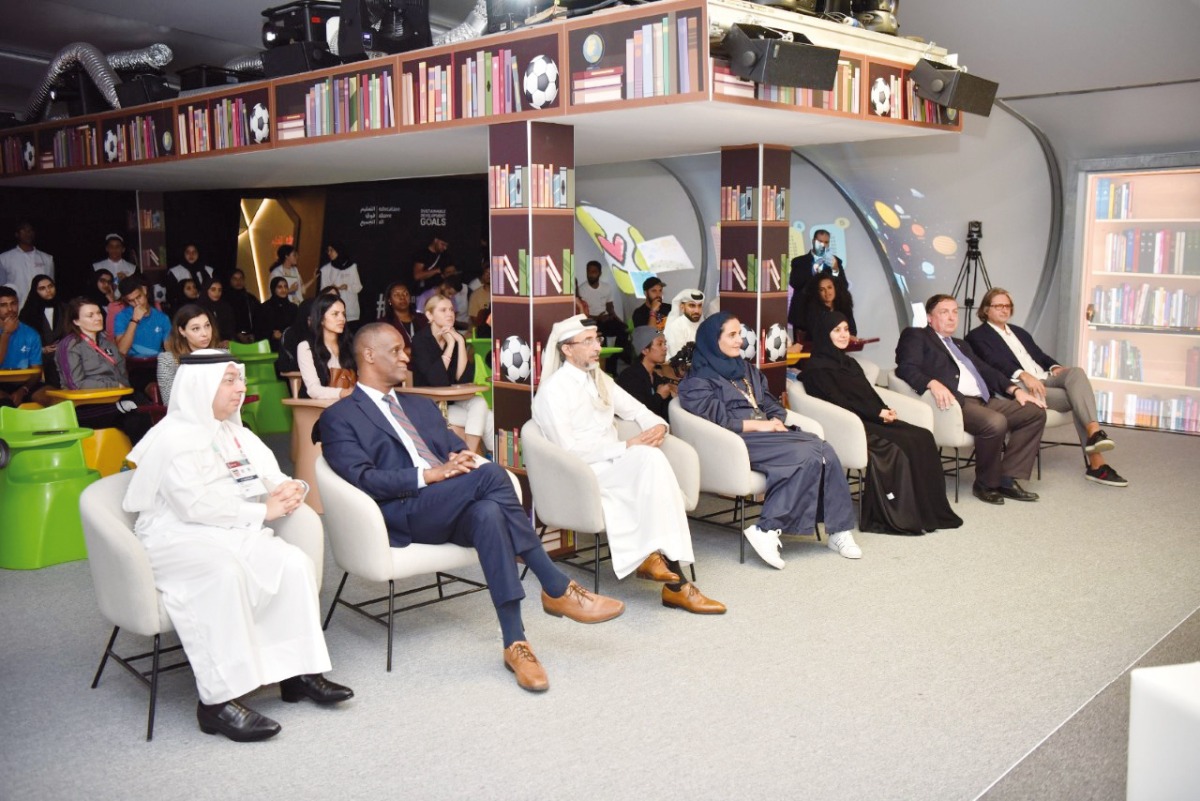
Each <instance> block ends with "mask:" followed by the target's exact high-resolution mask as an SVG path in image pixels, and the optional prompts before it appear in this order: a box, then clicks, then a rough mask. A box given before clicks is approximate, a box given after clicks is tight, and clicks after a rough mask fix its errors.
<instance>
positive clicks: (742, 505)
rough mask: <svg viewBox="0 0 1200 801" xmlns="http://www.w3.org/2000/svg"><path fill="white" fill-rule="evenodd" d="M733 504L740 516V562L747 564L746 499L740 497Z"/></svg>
mask: <svg viewBox="0 0 1200 801" xmlns="http://www.w3.org/2000/svg"><path fill="white" fill-rule="evenodd" d="M733 505H734V507H735V508H736V509H737V517H738V529H739V531H738V545H739V551H738V563H739V564H743V565H744V564H746V535H745V533H744V532H745V531H746V499H745V498H738V499H737V500H735V501H734V502H733Z"/></svg>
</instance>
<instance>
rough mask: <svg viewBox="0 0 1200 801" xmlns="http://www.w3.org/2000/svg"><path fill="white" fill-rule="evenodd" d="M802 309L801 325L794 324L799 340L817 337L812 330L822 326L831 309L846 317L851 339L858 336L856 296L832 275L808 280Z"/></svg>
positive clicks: (793, 328) (796, 336)
mask: <svg viewBox="0 0 1200 801" xmlns="http://www.w3.org/2000/svg"><path fill="white" fill-rule="evenodd" d="M800 311H801V315H800V319H801V323H800V327H799V328H797V327H796V325H795V323H793V324H792V331H793V333H794V334H795V338H796V340H797V341H803V340H805V339H806V338H807V339H815V337H813V336H812V334H811V332H813V331H818V330H820V329H821V328H822V323H821V321H822V319H823V318H824V317H825V316H826V315H827V314H828V313H829V312H831V311H836V312H840V313H841V315H842V316H843V317H845V318H846V323H847V325H849V327H850V338H851V340H853V339H855V338H856V337H857V336H858V326H857V325H856V324H855V322H854V298H853V297H852V296H851V295H850V290H849V289H846V288H845V287H841V286H838V283H837V281H835V280H834V279H833V277H832V276H828V275H822V276H820V277H818V278H817V279H816V280H815V281H809V282H808V285H807V286H806V287H805V288H804V296H803V297H802V298H801V309H800ZM789 322H791V320H790V319H789Z"/></svg>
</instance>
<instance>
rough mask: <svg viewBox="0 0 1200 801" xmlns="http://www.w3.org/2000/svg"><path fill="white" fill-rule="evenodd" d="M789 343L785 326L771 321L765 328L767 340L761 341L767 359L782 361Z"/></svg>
mask: <svg viewBox="0 0 1200 801" xmlns="http://www.w3.org/2000/svg"><path fill="white" fill-rule="evenodd" d="M789 344H790V343H789V342H788V334H787V327H786V326H784V325H782V324H780V323H772V324H771V327H770V328H768V329H767V341H766V342H764V343H763V347H764V348H766V349H767V361H769V362H781V361H783V358H784V356H786V355H787V349H788V345H789Z"/></svg>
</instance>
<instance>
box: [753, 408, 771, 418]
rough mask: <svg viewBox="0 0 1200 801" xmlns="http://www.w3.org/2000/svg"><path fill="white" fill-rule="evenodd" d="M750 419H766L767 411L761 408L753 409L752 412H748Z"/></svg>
mask: <svg viewBox="0 0 1200 801" xmlns="http://www.w3.org/2000/svg"><path fill="white" fill-rule="evenodd" d="M750 419H751V420H766V419H767V413H766V412H764V411H763V410H762V409H755V410H754V411H753V412H751V413H750Z"/></svg>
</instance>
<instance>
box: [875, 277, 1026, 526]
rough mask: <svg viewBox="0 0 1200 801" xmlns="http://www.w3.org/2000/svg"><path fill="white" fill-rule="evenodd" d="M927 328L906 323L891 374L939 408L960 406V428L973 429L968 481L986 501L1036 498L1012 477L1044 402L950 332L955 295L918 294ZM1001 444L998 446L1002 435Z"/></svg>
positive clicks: (1021, 471)
mask: <svg viewBox="0 0 1200 801" xmlns="http://www.w3.org/2000/svg"><path fill="white" fill-rule="evenodd" d="M925 314H926V316H927V319H928V321H929V326H928V327H927V328H906V329H904V331H902V332H901V333H900V341H899V342H897V343H896V375H898V376H899V377H900V378H901V379H902V380H903V381H905V382H906V383H907V384H908V385H909V386H910V387H912V388H913V389H914V390H916V391H917V392H924V391H925V390H929V391H930V392H931V393H933V399H934V402H935V403H936V404H937V407H938V408H939V409H943V410H945V409H949V408H950V406H951V405H952V404H953V402H954V401H958V403H959V405H960V406H961V407H962V416H963V428H965V429H966V431H967V432H968V433H969V434H971V435H973V436H974V437H975V485H974V486H973V487H972V492H973V493H974V494H975V497H976V498H979V499H980V500H981V501H984V502H986V503H994V504H1001V503H1004V499H1005V498H1011V499H1012V500H1015V501H1036V500H1037V498H1038V496H1037V494H1036V493H1033V492H1028V491H1027V490H1025V489H1023V488H1022V487H1021V485H1020V484H1018V483H1017V481H1016V479H1018V478H1029V476H1030V474H1031V473H1032V472H1033V463H1034V460H1035V459H1036V458H1037V452H1038V447H1039V446H1040V443H1041V440H1042V431H1043V429H1045V427H1046V412H1045V408H1046V403H1045V401H1041V400H1039V399H1037V398H1035V397H1034V396H1033V395H1031V394H1030V393H1028V392H1027V391H1025V389H1024V388H1023V387H1021V386H1020V385H1019V384H1016V383H1014V382H1013V381H1010V380H1009V378H1008V377H1007V376H1005V375H1004V374H1003V373H1001V372H1000V371H999V370H996V369H995V368H993V367H991V366H990V365H989V364H988V363H987V362H985V361H983V360H982V359H980V358H979V357H978V356H976V355H975V352H974V351H973V350H971V346H970V345H968V344H967V343H965V342H963V341H962V340H961V339H955V338H954V331H955V329H957V328H958V300H957V299H955V297H954V296H953V295H934V296H933V297H931V298H930V299H929V300H928V301H926V302H925ZM1006 436H1007V438H1008V445H1007V447H1006V446H1005V442H1004V440H1005V437H1006Z"/></svg>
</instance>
